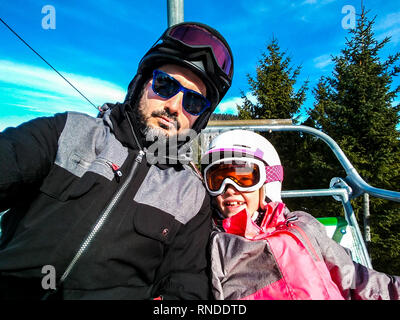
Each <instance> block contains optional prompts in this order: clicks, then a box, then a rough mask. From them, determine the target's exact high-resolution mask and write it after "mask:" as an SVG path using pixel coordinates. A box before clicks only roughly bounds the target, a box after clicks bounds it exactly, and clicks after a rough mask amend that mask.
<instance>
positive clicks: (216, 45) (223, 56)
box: [169, 25, 232, 76]
mask: <svg viewBox="0 0 400 320" xmlns="http://www.w3.org/2000/svg"><path fill="white" fill-rule="evenodd" d="M169 36H170V37H172V38H174V39H175V40H179V41H181V42H183V43H184V44H187V45H189V46H193V45H194V46H210V47H211V48H212V51H213V53H214V56H215V59H216V60H217V63H218V65H219V66H220V68H221V69H222V70H223V71H224V72H225V74H227V75H228V76H231V74H232V57H231V55H230V53H229V50H228V49H227V47H226V46H225V44H224V43H223V42H222V41H220V40H219V39H218V38H217V37H215V36H214V35H213V34H211V33H210V32H209V31H208V30H206V29H204V28H201V27H200V26H196V25H181V26H179V25H178V26H176V27H175V28H172V29H171V31H170V32H169Z"/></svg>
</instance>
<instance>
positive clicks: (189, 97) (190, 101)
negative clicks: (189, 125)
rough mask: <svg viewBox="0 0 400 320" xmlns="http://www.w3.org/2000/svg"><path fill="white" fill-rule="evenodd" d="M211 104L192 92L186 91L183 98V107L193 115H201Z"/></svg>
mask: <svg viewBox="0 0 400 320" xmlns="http://www.w3.org/2000/svg"><path fill="white" fill-rule="evenodd" d="M209 105H210V103H209V102H208V100H207V99H206V98H204V97H203V96H202V95H201V94H198V93H197V92H192V91H186V92H185V95H184V96H183V107H184V108H185V110H186V111H187V112H189V113H190V114H192V115H199V114H200V113H202V111H204V110H205V109H206V108H207V107H208V106H209Z"/></svg>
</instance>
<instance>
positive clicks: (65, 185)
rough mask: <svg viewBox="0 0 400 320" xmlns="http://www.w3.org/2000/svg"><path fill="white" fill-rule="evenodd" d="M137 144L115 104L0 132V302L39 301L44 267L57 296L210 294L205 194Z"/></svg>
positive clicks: (185, 171) (189, 176) (184, 173)
mask: <svg viewBox="0 0 400 320" xmlns="http://www.w3.org/2000/svg"><path fill="white" fill-rule="evenodd" d="M133 127H135V123H133ZM141 139H143V137H141ZM136 142H137V141H135V139H134V136H133V133H132V127H131V125H130V122H129V121H128V119H127V113H126V111H125V107H124V105H122V104H118V105H116V106H115V107H114V108H113V109H112V110H111V111H108V113H106V115H105V116H104V117H102V118H93V117H90V116H87V115H84V114H80V113H73V112H67V113H63V114H57V115H55V116H54V117H49V118H38V119H35V120H32V121H30V122H27V123H25V124H22V125H20V126H19V127H17V128H8V129H6V130H5V131H4V132H2V133H0V211H6V210H8V211H7V212H6V213H5V214H4V216H3V217H2V220H1V228H2V236H1V241H0V273H1V276H0V299H4V298H41V297H42V296H43V294H46V292H47V291H46V290H44V289H43V287H45V286H43V277H44V275H45V274H44V273H42V271H43V267H44V266H51V267H54V270H55V274H56V279H57V289H58V291H57V293H56V294H55V295H53V296H55V297H60V298H64V299H154V298H158V297H160V296H161V297H163V298H164V299H207V298H208V297H209V284H208V277H207V275H206V268H207V260H206V250H207V249H206V246H207V240H208V238H209V235H210V231H211V223H210V207H209V203H210V201H209V196H208V195H207V193H206V191H205V189H204V187H203V185H202V183H201V181H200V179H199V178H198V177H197V176H196V175H195V174H194V173H193V171H192V170H191V169H190V168H189V167H188V166H186V165H182V164H179V163H178V164H176V165H151V164H149V163H148V161H146V156H145V155H144V157H143V160H142V161H140V160H141V155H140V156H139V148H138V146H137V143H136ZM134 166H136V167H137V170H136V172H135V173H133V172H132V168H133V167H134ZM99 226H100V227H99ZM85 240H86V241H85ZM71 262H72V263H71ZM68 267H69V268H68ZM45 270H48V269H45ZM60 279H61V281H60ZM45 288H46V287H45Z"/></svg>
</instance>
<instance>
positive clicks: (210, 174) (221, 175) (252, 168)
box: [206, 161, 260, 191]
mask: <svg viewBox="0 0 400 320" xmlns="http://www.w3.org/2000/svg"><path fill="white" fill-rule="evenodd" d="M226 178H229V179H231V180H232V181H233V182H235V183H236V184H237V185H239V186H240V187H242V188H250V187H252V186H254V185H256V184H257V183H259V182H260V169H259V167H258V165H256V164H255V163H250V162H247V161H233V162H232V163H220V164H216V165H213V166H211V167H210V168H209V169H208V170H207V172H206V182H207V185H208V188H209V189H210V190H211V191H217V190H219V189H220V188H221V185H222V183H223V182H224V180H225V179H226Z"/></svg>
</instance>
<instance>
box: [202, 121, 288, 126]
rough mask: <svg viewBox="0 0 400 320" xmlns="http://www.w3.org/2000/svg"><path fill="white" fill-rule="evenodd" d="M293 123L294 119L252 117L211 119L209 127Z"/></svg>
mask: <svg viewBox="0 0 400 320" xmlns="http://www.w3.org/2000/svg"><path fill="white" fill-rule="evenodd" d="M278 124H281V125H282V124H284V125H286V124H287V125H292V124H293V121H292V119H252V120H210V121H208V125H207V128H210V127H228V126H235V128H237V127H238V126H251V125H278Z"/></svg>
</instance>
